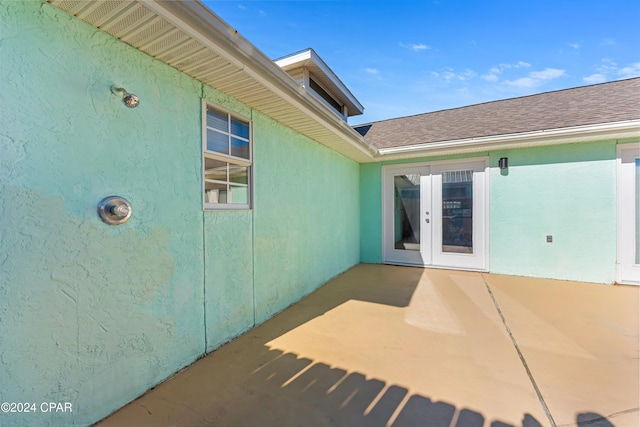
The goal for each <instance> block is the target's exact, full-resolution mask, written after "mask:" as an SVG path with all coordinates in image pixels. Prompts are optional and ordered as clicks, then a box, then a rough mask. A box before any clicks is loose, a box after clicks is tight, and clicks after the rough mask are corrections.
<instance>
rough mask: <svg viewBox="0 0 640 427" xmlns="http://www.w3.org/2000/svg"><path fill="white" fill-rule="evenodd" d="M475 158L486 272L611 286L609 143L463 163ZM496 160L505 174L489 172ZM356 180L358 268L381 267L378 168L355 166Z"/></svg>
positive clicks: (612, 237) (514, 152)
mask: <svg viewBox="0 0 640 427" xmlns="http://www.w3.org/2000/svg"><path fill="white" fill-rule="evenodd" d="M483 155H489V159H490V172H489V173H490V185H489V191H490V199H489V200H490V201H489V203H490V206H489V212H490V214H489V215H490V225H489V271H490V272H492V273H503V274H513V275H522V276H534V277H548V278H557V279H566V280H579V281H588V282H597V283H611V282H613V281H614V280H615V271H616V270H615V269H616V196H615V182H616V167H615V156H616V149H615V141H608V142H607V141H603V142H596V143H585V144H567V145H559V146H550V147H539V148H529V149H517V150H505V151H494V152H490V153H479V154H476V155H473V156H472V155H469V156H468V157H477V156H483ZM500 157H508V158H509V171H508V175H504V174H503V173H501V172H500V169H498V167H497V165H498V159H499V158H500ZM443 159H445V158H423V159H414V160H412V161H411V162H430V161H438V160H443ZM446 159H451V157H448V158H446ZM411 162H407V163H411ZM399 163H402V162H392V163H382V164H383V165H385V164H399ZM360 180H361V185H362V186H361V189H360V194H361V198H362V206H363V209H365V208H366V211H364V210H363V212H362V213H361V227H362V231H361V254H362V261H363V262H374V263H375V262H382V251H381V249H380V248H381V241H382V231H381V230H382V210H381V209H378V210H377V211H376V206H377V205H380V206H381V202H378V201H377V200H380V198H381V193H382V184H381V180H382V170H381V167H380V166H377V165H370V164H363V165H361V169H360ZM547 235H553V243H546V236H547Z"/></svg>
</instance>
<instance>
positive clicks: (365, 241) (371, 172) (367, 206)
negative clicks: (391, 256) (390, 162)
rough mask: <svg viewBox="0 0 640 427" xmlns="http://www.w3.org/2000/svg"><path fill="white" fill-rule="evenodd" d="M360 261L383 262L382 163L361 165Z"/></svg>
mask: <svg viewBox="0 0 640 427" xmlns="http://www.w3.org/2000/svg"><path fill="white" fill-rule="evenodd" d="M360 207H361V211H360V261H362V262H366V263H371V264H380V263H381V262H382V163H363V164H361V165H360Z"/></svg>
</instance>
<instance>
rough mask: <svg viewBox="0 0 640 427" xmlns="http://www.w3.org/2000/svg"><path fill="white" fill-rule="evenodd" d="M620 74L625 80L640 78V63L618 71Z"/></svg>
mask: <svg viewBox="0 0 640 427" xmlns="http://www.w3.org/2000/svg"><path fill="white" fill-rule="evenodd" d="M618 74H619V75H620V76H622V78H624V79H628V78H631V77H638V76H640V62H636V63H634V64H631V65H629V66H627V67H624V68H621V69H620V70H618Z"/></svg>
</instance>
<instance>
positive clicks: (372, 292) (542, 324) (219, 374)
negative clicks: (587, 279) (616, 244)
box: [98, 264, 640, 427]
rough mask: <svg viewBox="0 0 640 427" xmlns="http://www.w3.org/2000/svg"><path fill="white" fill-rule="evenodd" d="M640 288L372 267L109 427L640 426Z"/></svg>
mask: <svg viewBox="0 0 640 427" xmlns="http://www.w3.org/2000/svg"><path fill="white" fill-rule="evenodd" d="M639 305H640V287H632V286H606V285H597V284H589V283H575V282H567V281H554V280H544V279H533V278H523V277H513V276H501V275H492V274H485V273H475V272H462V271H453V270H436V269H421V268H411V267H396V266H383V265H366V264H361V265H357V266H355V267H354V268H352V269H351V270H349V271H347V272H346V273H344V274H342V275H340V276H338V277H337V278H335V279H334V280H332V281H330V282H329V283H327V284H326V285H324V286H323V287H321V288H320V289H318V290H317V291H316V292H314V293H313V294H311V295H309V296H308V297H306V298H305V299H303V300H302V301H300V302H298V303H297V304H295V305H293V306H291V307H290V308H288V309H287V310H285V311H283V312H282V313H280V314H279V315H277V316H275V317H274V318H272V319H271V320H269V321H267V322H265V323H264V324H262V325H260V326H258V327H257V328H255V329H253V330H251V331H249V332H247V333H246V334H244V335H242V336H241V337H239V338H237V339H236V340H234V341H232V342H231V343H229V344H227V345H225V346H223V347H222V348H220V349H218V350H216V351H215V352H213V353H211V354H210V355H208V356H207V357H205V358H203V359H201V360H199V361H198V362H196V363H194V364H193V365H191V366H190V367H188V368H186V369H185V370H183V371H182V372H180V373H178V374H177V375H175V376H174V377H173V378H171V379H170V380H168V381H166V382H164V383H163V384H161V385H159V386H158V387H156V388H155V389H153V390H151V391H149V392H147V393H146V394H145V395H144V396H142V397H140V398H139V399H137V400H135V401H134V402H132V403H130V404H129V405H127V406H125V407H123V408H122V409H120V410H119V411H117V412H115V413H114V414H112V415H111V416H110V417H108V418H106V419H105V420H103V421H102V422H101V423H99V424H98V425H100V426H116V425H117V426H121V425H127V426H130V425H136V426H152V425H153V426H160V425H162V426H165V425H180V426H187V425H188V426H279V427H280V426H284V427H286V426H349V427H351V426H394V427H398V426H413V425H425V426H446V427H480V426H491V427H507V426H521V425H522V426H526V427H535V426H547V425H557V426H574V425H579V426H590V427H596V426H597V427H604V426H609V427H610V426H616V427H627V426H629V427H638V426H639V425H640V412H639V406H640V403H639V401H640V379H639V374H640V372H639V359H638V355H639V329H640V320H639V319H640V317H639Z"/></svg>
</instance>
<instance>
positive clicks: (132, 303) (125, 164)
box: [0, 1, 204, 426]
mask: <svg viewBox="0 0 640 427" xmlns="http://www.w3.org/2000/svg"><path fill="white" fill-rule="evenodd" d="M0 17H1V22H0V32H1V33H0V38H1V41H0V96H1V100H0V120H1V125H0V186H1V190H0V218H2V225H1V227H0V242H1V244H0V264H1V265H2V266H1V273H0V280H1V282H0V401H1V402H5V401H6V402H43V401H47V402H48V401H54V402H71V403H72V404H73V409H74V411H73V412H72V413H57V414H55V413H54V414H51V413H36V414H0V424H1V425H42V426H44V425H47V424H49V423H51V424H53V425H84V424H87V423H91V422H93V421H96V420H97V419H99V418H101V417H103V416H105V415H107V414H108V413H109V412H111V411H112V410H114V409H115V408H117V407H119V406H120V405H122V404H124V403H126V402H128V401H129V400H131V399H132V398H133V397H135V396H136V395H138V394H140V393H142V392H144V391H145V390H146V389H147V388H149V387H150V386H152V385H154V384H155V383H157V382H158V381H160V380H162V379H164V378H166V377H167V376H169V375H170V374H171V373H172V372H174V371H176V370H177V369H179V368H180V367H182V366H185V365H187V364H189V363H190V362H192V361H193V360H194V359H195V358H196V357H198V356H199V355H200V354H202V352H203V351H204V340H203V336H204V324H203V317H204V313H203V304H202V293H203V287H202V283H203V258H202V236H203V233H202V212H201V197H200V191H199V189H200V187H201V177H200V171H201V160H200V149H201V148H200V147H201V144H200V130H199V126H198V125H195V126H194V125H191V126H189V125H182V123H183V122H185V121H188V120H191V122H193V119H192V117H196V118H197V122H196V123H199V117H200V101H199V93H200V85H199V84H197V82H195V81H193V80H192V79H189V78H186V77H185V76H183V75H181V74H180V73H178V72H176V71H175V70H172V69H171V68H169V67H166V66H164V65H162V64H160V63H159V62H157V61H154V60H152V59H151V58H149V57H147V56H145V55H142V54H140V53H138V52H137V51H135V50H133V49H132V48H130V47H127V46H126V45H124V44H123V43H121V42H118V41H116V40H114V39H113V38H111V37H109V36H107V35H105V34H103V33H101V32H98V31H96V30H95V29H93V28H90V27H89V26H87V25H86V24H84V23H82V22H79V21H78V20H76V19H73V18H71V17H69V16H68V15H66V14H64V13H62V12H60V11H58V10H57V9H55V8H53V7H52V6H50V5H48V4H41V3H40V2H38V1H20V2H15V1H10V2H0ZM114 83H116V84H120V85H123V86H124V87H126V88H127V89H129V90H130V91H132V92H134V93H136V94H137V95H138V96H139V97H140V98H141V104H140V106H139V107H138V108H137V109H133V110H131V109H128V108H126V107H125V106H124V105H123V104H122V102H121V101H120V100H118V98H116V97H115V96H114V95H112V94H111V92H110V89H109V88H110V85H111V84H114ZM194 153H195V155H194ZM191 188H195V189H197V190H196V191H188V189H191ZM113 194H118V195H122V196H124V197H126V198H127V199H129V201H130V202H131V203H132V205H133V218H132V219H131V220H130V221H129V222H128V223H126V224H123V225H121V226H117V227H116V226H108V225H106V224H104V223H102V222H101V221H100V219H99V218H98V216H97V214H96V207H97V204H98V202H99V201H100V200H101V199H102V198H103V197H105V196H109V195H113Z"/></svg>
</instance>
